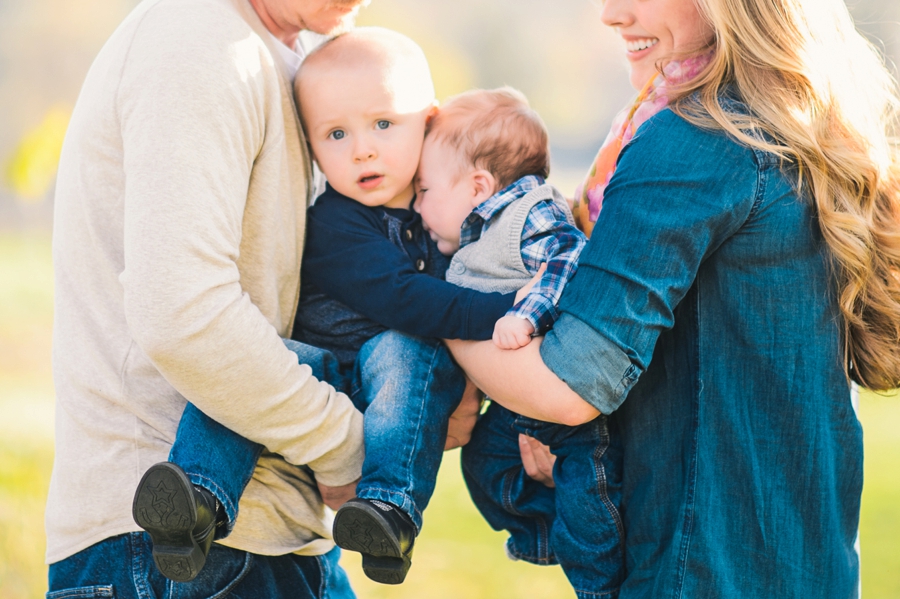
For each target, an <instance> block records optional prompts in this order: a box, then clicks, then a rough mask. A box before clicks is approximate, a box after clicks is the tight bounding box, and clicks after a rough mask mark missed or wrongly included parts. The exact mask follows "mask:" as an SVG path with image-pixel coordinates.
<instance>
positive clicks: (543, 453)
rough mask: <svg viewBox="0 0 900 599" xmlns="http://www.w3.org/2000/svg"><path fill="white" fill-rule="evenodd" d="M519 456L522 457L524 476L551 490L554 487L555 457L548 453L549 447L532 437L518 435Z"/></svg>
mask: <svg viewBox="0 0 900 599" xmlns="http://www.w3.org/2000/svg"><path fill="white" fill-rule="evenodd" d="M519 454H520V455H521V456H522V466H524V467H525V474H527V475H528V476H530V477H531V478H533V479H534V480H536V481H538V482H539V483H542V484H543V485H544V486H546V487H550V488H551V489H552V488H553V487H555V486H556V484H555V483H554V482H553V464H555V463H556V456H555V455H553V454H552V453H550V448H549V447H547V446H546V445H544V444H543V443H541V442H540V441H538V440H537V439H534V438H533V437H529V436H527V435H519Z"/></svg>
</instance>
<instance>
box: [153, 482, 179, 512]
mask: <svg viewBox="0 0 900 599" xmlns="http://www.w3.org/2000/svg"><path fill="white" fill-rule="evenodd" d="M150 492H151V493H153V507H155V508H157V509H159V508H161V507H162V508H168V509H172V507H173V505H172V497H173V496H174V495H175V489H170V488H169V487H167V486H166V483H165V482H163V481H160V482H159V484H158V485H156V486H155V487H150Z"/></svg>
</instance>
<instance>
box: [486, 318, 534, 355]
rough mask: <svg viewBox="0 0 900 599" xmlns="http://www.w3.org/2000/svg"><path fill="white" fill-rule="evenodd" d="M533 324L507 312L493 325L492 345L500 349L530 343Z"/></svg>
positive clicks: (516, 347) (517, 347) (515, 347)
mask: <svg viewBox="0 0 900 599" xmlns="http://www.w3.org/2000/svg"><path fill="white" fill-rule="evenodd" d="M532 333H534V325H533V324H531V323H530V322H528V321H527V320H525V319H524V318H519V317H518V316H513V315H511V314H507V315H506V316H504V317H503V318H501V319H500V320H498V321H497V324H495V325H494V345H496V346H497V347H499V348H500V349H519V348H520V347H525V346H526V345H528V344H529V343H531V334H532Z"/></svg>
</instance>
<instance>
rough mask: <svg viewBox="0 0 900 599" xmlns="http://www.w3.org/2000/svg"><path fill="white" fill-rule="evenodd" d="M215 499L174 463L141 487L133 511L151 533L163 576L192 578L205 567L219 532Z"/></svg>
mask: <svg viewBox="0 0 900 599" xmlns="http://www.w3.org/2000/svg"><path fill="white" fill-rule="evenodd" d="M216 505H217V502H216V498H215V497H214V496H213V495H212V493H210V492H209V491H207V490H206V489H201V488H199V487H195V486H194V485H192V484H191V481H190V480H189V479H188V477H187V475H186V474H185V473H184V471H183V470H182V469H181V468H179V467H178V466H176V465H175V464H172V463H171V462H160V463H159V464H155V465H153V466H151V467H150V469H149V470H147V472H146V473H145V474H144V477H143V478H142V479H141V482H140V483H138V488H137V491H136V492H135V494H134V503H133V504H132V507H131V513H132V516H133V517H134V521H135V522H136V523H137V525H138V526H140V527H141V528H143V529H144V530H146V531H147V532H148V533H150V539H151V540H152V541H153V561H154V562H155V563H156V567H157V568H159V571H160V572H162V574H163V576H165V577H166V578H169V579H171V580H174V581H176V582H188V581H190V580H193V579H194V577H196V576H197V574H199V573H200V570H201V569H202V568H203V565H204V564H205V563H206V555H207V554H208V553H209V548H210V547H211V546H212V542H213V538H214V537H215V532H216V524H217V523H216V512H217V509H216Z"/></svg>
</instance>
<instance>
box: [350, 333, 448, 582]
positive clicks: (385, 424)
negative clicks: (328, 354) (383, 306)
mask: <svg viewBox="0 0 900 599" xmlns="http://www.w3.org/2000/svg"><path fill="white" fill-rule="evenodd" d="M354 383H355V385H354V389H353V393H352V394H353V398H354V402H355V403H357V405H359V404H360V403H364V404H366V405H367V406H368V407H367V408H366V410H365V418H364V426H365V436H366V459H365V462H363V475H362V480H361V481H360V483H359V485H358V486H357V488H356V493H357V496H358V499H354V500H351V501H350V502H348V503H347V504H345V506H344V507H343V508H341V510H340V511H339V512H338V514H337V516H336V517H335V523H334V538H335V542H336V543H337V544H338V545H339V546H341V547H343V548H345V549H349V550H351V551H359V552H360V553H362V554H363V569H364V571H365V572H366V574H367V575H368V576H369V577H370V578H372V579H373V580H377V581H378V582H383V583H388V584H397V583H399V582H402V580H403V578H404V577H405V576H406V571H407V570H408V569H409V564H410V560H409V556H410V553H411V552H412V544H413V540H414V538H415V536H416V535H417V534H418V531H419V530H420V529H421V527H422V511H423V510H424V509H425V507H426V506H427V505H428V501H429V500H430V499H431V495H432V493H433V492H434V486H435V482H436V480H437V472H438V468H439V467H440V464H441V456H442V454H443V449H444V441H445V439H446V437H447V422H448V420H449V418H450V415H451V414H452V413H453V410H454V409H456V406H457V405H459V401H460V399H461V398H462V394H463V390H464V389H465V377H464V375H463V373H462V371H461V370H460V369H459V367H458V366H456V364H455V363H454V362H453V360H452V359H451V358H450V354H449V352H448V351H447V349H446V347H444V344H443V343H441V342H440V341H438V340H436V339H421V338H418V337H411V336H408V335H404V334H402V333H398V332H396V331H386V332H384V333H382V334H381V335H378V336H377V337H375V338H373V339H371V340H369V341H368V342H367V343H366V344H365V345H364V346H363V347H362V349H361V350H360V352H359V355H358V357H357V361H356V376H355V381H354Z"/></svg>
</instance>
